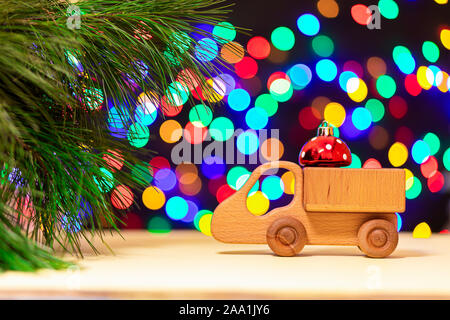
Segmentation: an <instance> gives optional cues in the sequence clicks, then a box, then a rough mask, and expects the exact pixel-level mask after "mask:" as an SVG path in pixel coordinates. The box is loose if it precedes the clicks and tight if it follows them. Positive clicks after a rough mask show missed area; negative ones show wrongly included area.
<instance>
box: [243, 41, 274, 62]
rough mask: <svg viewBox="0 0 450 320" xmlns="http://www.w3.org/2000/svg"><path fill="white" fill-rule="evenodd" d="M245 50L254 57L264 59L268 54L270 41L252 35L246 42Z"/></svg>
mask: <svg viewBox="0 0 450 320" xmlns="http://www.w3.org/2000/svg"><path fill="white" fill-rule="evenodd" d="M247 51H248V53H249V54H250V55H251V56H252V57H253V58H255V59H265V58H267V57H268V56H269V54H270V43H269V41H267V39H266V38H263V37H259V36H258V37H253V38H251V39H250V40H249V41H248V43H247Z"/></svg>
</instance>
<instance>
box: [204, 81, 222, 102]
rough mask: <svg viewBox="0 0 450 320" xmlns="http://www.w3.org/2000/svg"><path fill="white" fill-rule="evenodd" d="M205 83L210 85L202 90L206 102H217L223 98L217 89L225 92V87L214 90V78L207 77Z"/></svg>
mask: <svg viewBox="0 0 450 320" xmlns="http://www.w3.org/2000/svg"><path fill="white" fill-rule="evenodd" d="M206 83H207V84H208V85H209V86H210V88H207V90H205V91H204V93H203V96H204V97H205V99H206V100H207V101H208V102H211V103H214V102H219V101H220V100H222V99H223V97H224V95H222V94H220V93H219V92H218V91H222V92H225V88H223V90H222V89H219V90H216V89H215V88H214V80H213V79H208V80H207V81H206Z"/></svg>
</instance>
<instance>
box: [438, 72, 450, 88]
mask: <svg viewBox="0 0 450 320" xmlns="http://www.w3.org/2000/svg"><path fill="white" fill-rule="evenodd" d="M440 72H442V81H441V83H440V84H439V85H438V89H439V90H440V91H441V92H447V91H448V89H449V88H447V84H448V73H447V72H445V71H440Z"/></svg>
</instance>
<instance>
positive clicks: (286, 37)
mask: <svg viewBox="0 0 450 320" xmlns="http://www.w3.org/2000/svg"><path fill="white" fill-rule="evenodd" d="M270 39H271V40H272V44H273V46H274V47H275V48H277V49H278V50H281V51H288V50H291V49H292V48H293V47H294V44H295V35H294V32H292V30H291V29H289V28H287V27H278V28H276V29H275V30H273V31H272V34H271V36H270Z"/></svg>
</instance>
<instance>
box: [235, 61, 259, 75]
mask: <svg viewBox="0 0 450 320" xmlns="http://www.w3.org/2000/svg"><path fill="white" fill-rule="evenodd" d="M234 70H235V71H236V74H237V75H238V76H239V77H240V78H242V79H250V78H253V77H254V76H255V75H256V73H258V64H257V63H256V61H255V60H254V59H253V58H250V57H244V58H242V60H241V61H239V62H238V63H236V64H235V65H234Z"/></svg>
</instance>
